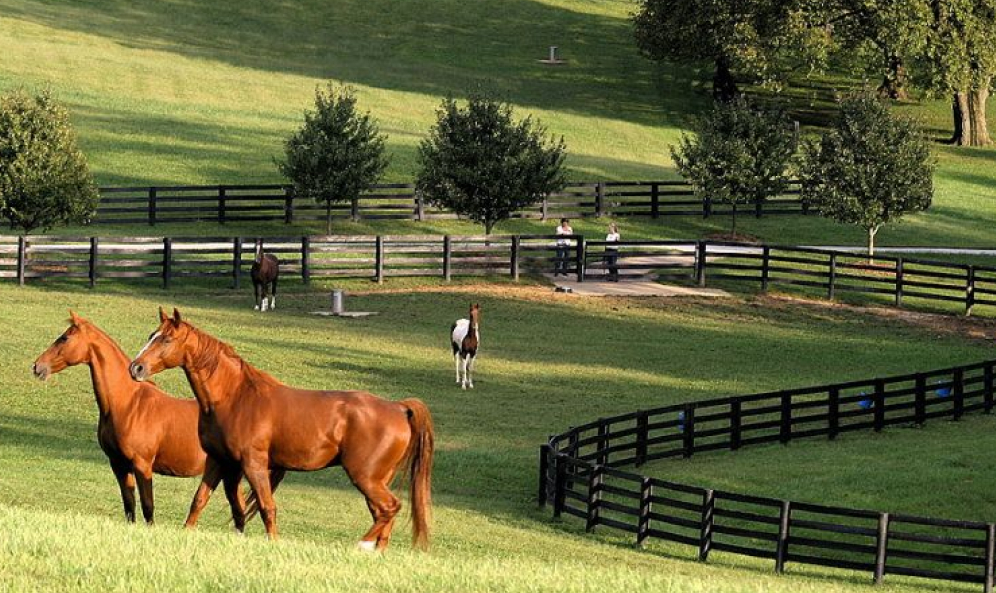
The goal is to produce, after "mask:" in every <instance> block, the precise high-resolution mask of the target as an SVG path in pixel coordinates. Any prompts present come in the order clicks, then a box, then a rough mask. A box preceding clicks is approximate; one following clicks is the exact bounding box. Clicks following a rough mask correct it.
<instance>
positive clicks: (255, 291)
mask: <svg viewBox="0 0 996 593" xmlns="http://www.w3.org/2000/svg"><path fill="white" fill-rule="evenodd" d="M252 294H253V298H254V299H255V301H256V306H255V307H253V310H255V311H259V307H260V304H259V282H256V279H255V278H253V281H252Z"/></svg>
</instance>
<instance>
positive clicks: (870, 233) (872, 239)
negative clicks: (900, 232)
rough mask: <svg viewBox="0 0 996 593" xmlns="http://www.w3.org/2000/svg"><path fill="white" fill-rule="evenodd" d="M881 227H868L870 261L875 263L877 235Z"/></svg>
mask: <svg viewBox="0 0 996 593" xmlns="http://www.w3.org/2000/svg"><path fill="white" fill-rule="evenodd" d="M880 228H881V227H878V226H876V227H871V228H869V229H868V263H870V264H874V263H875V235H877V234H878V229H880Z"/></svg>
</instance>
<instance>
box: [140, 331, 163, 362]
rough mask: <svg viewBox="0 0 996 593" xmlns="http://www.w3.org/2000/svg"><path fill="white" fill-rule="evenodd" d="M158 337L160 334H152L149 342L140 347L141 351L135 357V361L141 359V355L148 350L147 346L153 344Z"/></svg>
mask: <svg viewBox="0 0 996 593" xmlns="http://www.w3.org/2000/svg"><path fill="white" fill-rule="evenodd" d="M160 335H162V332H156V333H154V334H152V337H151V338H149V341H148V342H147V343H146V344H145V346H142V349H141V350H139V351H138V354H136V355H135V360H138V359H139V358H142V355H143V354H145V351H146V350H148V349H149V346H151V345H152V342H155V341H156V338H158V337H159V336H160Z"/></svg>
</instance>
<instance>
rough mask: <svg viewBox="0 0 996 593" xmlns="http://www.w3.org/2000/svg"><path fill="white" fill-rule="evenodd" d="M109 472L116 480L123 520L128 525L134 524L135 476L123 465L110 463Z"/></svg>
mask: <svg viewBox="0 0 996 593" xmlns="http://www.w3.org/2000/svg"><path fill="white" fill-rule="evenodd" d="M111 471H113V472H114V477H115V478H117V480H118V488H120V489H121V503H122V504H123V505H124V512H125V518H126V519H128V522H129V523H134V522H135V476H133V475H132V473H131V471H130V469H129V468H128V466H127V465H126V464H124V463H113V462H112V463H111Z"/></svg>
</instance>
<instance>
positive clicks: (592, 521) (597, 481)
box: [584, 465, 605, 533]
mask: <svg viewBox="0 0 996 593" xmlns="http://www.w3.org/2000/svg"><path fill="white" fill-rule="evenodd" d="M604 483H605V468H604V467H603V466H601V465H596V466H594V467H593V468H591V470H590V471H589V472H588V500H587V504H586V505H585V506H586V507H587V511H588V520H587V521H586V523H585V526H584V530H585V531H586V532H588V533H591V532H592V531H595V526H596V525H598V519H599V515H600V511H601V506H602V484H604Z"/></svg>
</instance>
